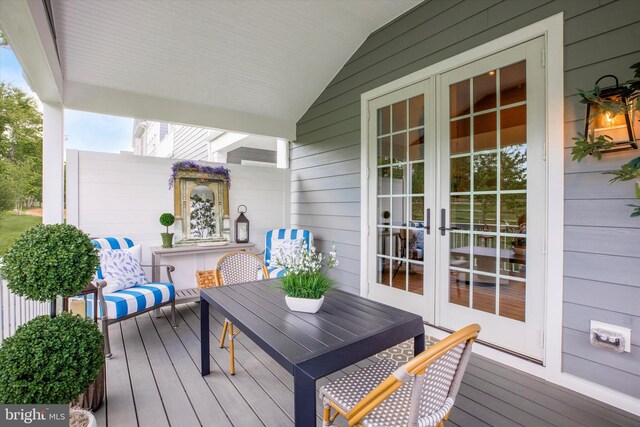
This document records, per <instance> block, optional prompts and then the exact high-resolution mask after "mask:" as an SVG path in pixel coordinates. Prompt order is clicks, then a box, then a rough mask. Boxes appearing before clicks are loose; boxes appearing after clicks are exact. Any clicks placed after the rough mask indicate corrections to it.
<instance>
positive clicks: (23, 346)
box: [0, 313, 104, 426]
mask: <svg viewBox="0 0 640 427" xmlns="http://www.w3.org/2000/svg"><path fill="white" fill-rule="evenodd" d="M102 346H103V336H102V333H101V332H100V330H99V329H98V327H97V325H96V324H95V323H94V322H92V321H91V320H89V319H84V318H82V317H80V316H77V315H74V314H71V313H62V314H61V315H59V316H56V317H50V316H39V317H36V318H35V319H32V320H31V321H29V322H27V323H26V324H24V325H23V326H21V327H19V328H18V330H17V331H16V333H15V335H13V336H12V337H9V338H7V339H6V340H5V341H4V342H3V343H2V347H0V402H2V403H10V404H22V405H26V404H68V403H70V402H72V401H73V400H74V399H76V398H77V397H78V396H79V395H81V394H82V393H84V392H85V390H86V389H87V387H89V386H90V385H91V384H92V383H93V381H94V380H95V379H96V377H97V376H98V374H99V372H101V371H102V366H103V364H104V355H103V354H102ZM72 412H73V411H72ZM82 412H83V413H84V415H85V416H86V417H87V423H86V425H87V426H89V425H91V422H92V421H93V423H94V424H93V425H95V418H94V417H93V414H91V413H90V412H86V411H82ZM78 415H79V414H73V413H72V417H73V416H76V417H77V416H78Z"/></svg>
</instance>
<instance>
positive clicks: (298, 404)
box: [293, 368, 316, 427]
mask: <svg viewBox="0 0 640 427" xmlns="http://www.w3.org/2000/svg"><path fill="white" fill-rule="evenodd" d="M293 399H294V418H295V426H296V427H315V425H316V380H314V379H313V378H311V377H310V376H309V375H307V374H306V373H305V372H304V371H301V370H299V369H298V368H294V373H293Z"/></svg>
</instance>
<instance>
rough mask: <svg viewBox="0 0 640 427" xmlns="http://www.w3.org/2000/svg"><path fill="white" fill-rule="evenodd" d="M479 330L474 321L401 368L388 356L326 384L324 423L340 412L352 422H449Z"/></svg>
mask: <svg viewBox="0 0 640 427" xmlns="http://www.w3.org/2000/svg"><path fill="white" fill-rule="evenodd" d="M479 332H480V326H478V325H476V324H473V325H469V326H467V327H465V328H463V329H460V330H459V331H457V332H455V333H453V334H451V335H450V336H448V337H447V338H445V339H443V340H442V341H440V342H438V343H436V344H434V345H432V346H431V347H429V348H428V349H427V350H425V351H423V352H422V353H420V354H419V355H417V356H416V357H414V358H413V359H411V360H410V361H409V362H407V363H405V364H404V365H402V366H400V367H398V365H397V364H396V363H395V362H394V361H392V360H391V359H384V360H382V361H380V362H378V363H374V364H373V365H369V366H367V367H366V368H363V369H361V370H359V371H356V372H353V373H351V374H348V375H345V376H344V377H342V378H340V379H338V380H336V381H333V382H331V383H329V384H327V385H324V386H322V387H321V388H320V399H322V403H323V405H324V416H323V420H324V422H323V426H330V425H332V424H333V422H334V420H335V419H336V417H337V416H338V415H342V416H343V417H345V418H346V419H347V422H348V425H350V426H352V425H359V426H365V427H374V426H387V427H401V426H402V427H413V426H416V427H417V426H421V427H426V426H444V421H446V420H447V419H448V417H449V412H450V411H451V408H452V407H453V404H454V401H455V398H456V396H457V394H458V389H459V388H460V383H461V382H462V377H463V375H464V371H465V369H466V366H467V363H468V362H469V357H470V356H471V346H472V344H473V342H474V341H475V340H476V338H477V336H478V333H479ZM332 410H335V411H336V412H335V414H332Z"/></svg>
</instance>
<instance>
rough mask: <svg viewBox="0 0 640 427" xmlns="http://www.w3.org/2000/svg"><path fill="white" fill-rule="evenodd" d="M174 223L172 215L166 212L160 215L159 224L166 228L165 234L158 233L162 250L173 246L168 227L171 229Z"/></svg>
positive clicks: (171, 234) (174, 219)
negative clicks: (160, 237)
mask: <svg viewBox="0 0 640 427" xmlns="http://www.w3.org/2000/svg"><path fill="white" fill-rule="evenodd" d="M174 222H176V217H175V216H173V215H172V214H170V213H168V212H166V213H163V214H162V215H160V224H161V225H164V226H165V227H167V232H166V233H160V235H161V236H162V247H163V248H170V247H172V246H173V233H169V227H171V226H172V225H173V223H174Z"/></svg>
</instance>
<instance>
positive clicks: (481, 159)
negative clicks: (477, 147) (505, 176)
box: [473, 152, 498, 191]
mask: <svg viewBox="0 0 640 427" xmlns="http://www.w3.org/2000/svg"><path fill="white" fill-rule="evenodd" d="M497 157H498V156H497V153H495V152H494V153H486V154H476V155H474V156H473V189H474V190H475V191H495V190H496V185H497V182H498V169H497Z"/></svg>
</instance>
